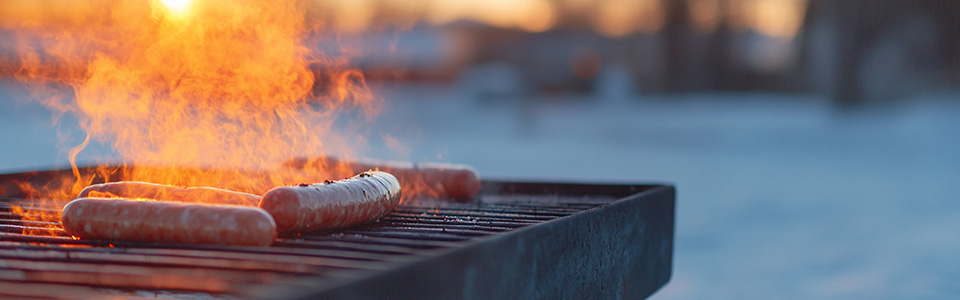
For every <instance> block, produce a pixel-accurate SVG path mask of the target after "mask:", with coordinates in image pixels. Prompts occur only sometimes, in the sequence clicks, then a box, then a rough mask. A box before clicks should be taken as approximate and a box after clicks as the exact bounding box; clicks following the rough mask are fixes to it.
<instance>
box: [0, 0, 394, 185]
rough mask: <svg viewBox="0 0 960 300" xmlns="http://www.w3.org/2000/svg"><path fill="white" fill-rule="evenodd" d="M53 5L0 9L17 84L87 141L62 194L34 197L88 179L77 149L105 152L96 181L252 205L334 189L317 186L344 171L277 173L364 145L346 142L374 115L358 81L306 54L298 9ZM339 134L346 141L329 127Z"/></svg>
mask: <svg viewBox="0 0 960 300" xmlns="http://www.w3.org/2000/svg"><path fill="white" fill-rule="evenodd" d="M48 2H49V3H48ZM44 3H46V5H44ZM61 6H63V5H62V3H59V2H56V3H53V2H52V1H49V0H46V1H44V0H39V1H24V3H22V4H20V3H18V4H10V5H7V6H5V7H0V19H3V20H4V21H0V29H3V30H7V31H9V32H12V33H14V34H15V40H14V41H13V42H14V43H13V44H12V45H5V46H7V47H11V48H13V50H14V51H13V53H14V55H13V56H12V58H11V57H7V60H13V62H12V64H13V65H14V66H15V70H14V71H13V72H14V74H15V76H16V77H17V78H18V79H20V80H21V81H22V82H24V83H25V84H27V85H29V86H30V87H31V89H32V90H33V91H35V92H36V96H37V98H38V99H39V101H42V102H43V103H44V104H46V105H47V106H48V107H49V108H50V109H51V110H53V111H54V112H56V113H57V114H58V115H61V116H64V115H70V116H74V117H76V118H77V119H78V120H79V123H80V126H81V127H82V128H83V129H84V130H85V131H86V134H87V137H86V139H85V141H84V142H83V143H82V144H80V145H77V146H76V147H75V148H74V149H73V150H72V151H70V152H69V156H70V157H69V160H70V161H71V164H72V165H73V166H74V177H73V184H59V185H57V186H56V187H47V188H43V187H37V189H38V190H40V193H41V194H42V195H41V197H43V198H55V199H69V198H70V197H75V196H76V195H77V193H78V192H79V190H80V189H82V188H83V187H84V186H86V185H88V184H89V183H90V182H91V180H92V178H93V176H90V175H89V174H88V175H84V174H81V173H80V172H78V171H77V166H76V163H75V161H74V160H75V158H76V155H77V154H78V153H80V152H83V150H84V149H85V147H86V145H87V143H88V142H89V143H104V144H108V145H110V146H112V147H111V148H112V149H113V151H115V153H98V154H96V155H97V156H98V157H100V158H101V159H102V161H103V162H105V163H103V164H102V165H101V166H99V167H98V168H97V173H99V174H100V175H101V176H103V177H104V178H107V180H108V181H116V180H138V181H147V182H154V183H161V184H172V185H178V186H211V187H218V188H224V189H230V190H237V191H244V192H251V193H256V194H262V193H263V192H265V191H266V190H268V189H269V188H272V187H275V186H281V185H291V184H297V183H301V182H319V181H323V180H324V179H328V178H335V177H333V176H325V175H329V174H336V175H338V176H339V175H342V174H344V172H343V171H342V170H340V171H338V170H329V172H330V173H327V174H324V173H312V174H305V173H302V172H292V171H289V172H283V171H282V170H274V169H275V168H277V167H278V166H279V165H280V162H282V161H283V160H285V159H288V158H291V157H295V156H298V155H304V154H309V155H317V154H321V155H325V154H332V155H337V156H340V157H351V156H353V154H352V153H351V151H350V149H351V146H352V145H354V144H357V143H360V142H362V141H363V140H362V137H360V135H354V133H355V132H354V131H359V130H361V128H360V127H362V125H363V121H365V120H369V118H371V117H373V116H374V115H376V113H377V110H376V107H377V105H376V103H375V100H376V98H375V97H373V95H372V94H371V93H370V90H369V88H368V87H367V86H366V83H365V81H364V80H363V76H362V74H360V73H359V72H358V71H356V70H353V69H351V68H349V67H348V66H347V65H346V64H345V62H346V60H345V59H344V58H338V57H331V56H327V55H324V54H323V53H320V52H318V50H316V47H312V46H311V45H316V42H317V39H318V38H320V37H322V36H323V34H324V33H323V32H322V28H323V24H322V22H319V21H315V20H311V19H309V18H306V17H305V16H307V15H308V12H309V10H310V9H311V7H310V3H309V2H307V1H299V2H293V1H280V2H276V1H267V0H230V1H228V0H224V1H209V0H196V1H189V0H163V1H159V0H149V1H126V0H91V1H71V3H70V6H71V7H70V9H68V10H65V9H62V8H61ZM3 59H4V58H2V57H0V60H3ZM310 66H315V67H318V69H320V70H322V71H323V72H322V73H323V76H322V77H321V76H318V74H317V73H318V72H317V71H316V69H311V68H310ZM320 80H322V81H320ZM63 87H67V88H66V89H65V88H63ZM316 87H322V90H317V88H316ZM353 111H359V114H354V113H352V112H353ZM347 115H358V116H359V117H354V118H356V120H353V121H351V120H352V119H348V118H347V117H345V116H347ZM340 123H348V124H351V126H352V127H351V128H350V131H351V132H349V133H348V132H344V131H342V130H339V129H336V128H335V124H340ZM108 161H113V162H116V161H120V162H121V163H119V164H113V165H111V164H107V163H106V162H108ZM133 165H138V166H149V167H137V168H133V167H132V166H133ZM118 174H123V176H122V178H121V177H120V176H119V175H118Z"/></svg>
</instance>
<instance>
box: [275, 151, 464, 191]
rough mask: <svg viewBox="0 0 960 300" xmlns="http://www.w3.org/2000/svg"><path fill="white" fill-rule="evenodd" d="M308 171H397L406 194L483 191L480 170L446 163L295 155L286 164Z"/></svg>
mask: <svg viewBox="0 0 960 300" xmlns="http://www.w3.org/2000/svg"><path fill="white" fill-rule="evenodd" d="M283 166H285V167H287V168H294V169H300V170H303V171H304V172H318V173H329V172H331V171H337V170H348V172H350V173H351V174H356V173H359V172H363V171H367V170H378V171H384V172H387V173H390V174H393V175H394V176H396V177H397V179H398V180H399V181H400V185H401V187H403V191H404V194H405V195H406V197H419V196H432V197H438V198H451V199H454V200H468V199H471V198H473V197H474V196H475V195H476V194H477V192H479V191H480V185H481V183H480V177H479V176H478V175H477V171H476V170H474V169H473V168H471V167H470V166H467V165H457V164H445V163H430V162H427V163H416V164H414V163H409V162H393V161H377V160H371V159H357V160H350V161H347V160H342V159H338V158H334V157H313V158H295V159H290V160H287V161H285V162H284V163H283Z"/></svg>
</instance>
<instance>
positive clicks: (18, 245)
mask: <svg viewBox="0 0 960 300" xmlns="http://www.w3.org/2000/svg"><path fill="white" fill-rule="evenodd" d="M80 171H81V172H92V169H81V170H80ZM69 173H70V171H57V170H55V171H44V172H27V173H17V174H7V175H0V196H2V197H0V298H2V297H27V298H29V297H35V298H53V299H59V298H90V299H100V298H104V297H107V296H112V297H116V296H121V297H131V298H140V297H142V298H171V299H183V298H186V299H218V298H224V299H231V298H271V299H308V298H309V299H314V298H322V299H347V298H349V299H353V298H365V299H387V298H389V299H457V298H464V299H518V298H540V299H544V298H549V299H554V298H565V299H612V298H626V299H640V298H646V297H648V296H649V295H651V294H652V293H653V292H655V291H656V290H657V289H659V288H660V287H661V286H663V285H664V284H666V282H667V281H668V280H669V278H670V274H671V266H672V253H673V232H674V193H675V192H674V189H673V187H672V186H669V185H657V184H562V183H538V182H516V181H494V180H487V181H484V182H483V188H482V190H481V191H480V194H479V195H478V196H477V197H475V198H474V199H473V200H471V201H468V202H450V201H443V200H438V199H425V200H420V201H415V202H413V203H411V204H405V205H401V206H400V207H398V208H397V209H396V210H395V211H393V212H392V213H391V214H390V215H388V216H387V217H384V218H383V219H381V220H379V221H377V222H374V223H371V224H367V225H363V226H360V227H356V228H351V229H348V230H343V231H337V232H320V233H312V234H305V235H302V236H299V237H287V238H278V239H277V240H276V241H275V242H274V244H273V246H272V247H242V246H212V245H171V244H153V243H132V242H122V241H109V240H77V239H74V238H72V237H70V236H67V235H66V234H64V233H63V231H62V229H61V228H60V227H59V223H42V222H33V221H24V220H22V218H21V215H20V214H18V213H17V210H14V209H11V207H13V206H17V205H21V206H26V207H29V209H30V210H31V211H32V210H36V211H39V212H44V211H47V212H51V213H56V212H57V211H58V210H59V209H60V207H56V206H57V205H53V204H48V205H46V206H45V205H43V204H39V203H40V202H38V201H36V200H28V199H25V198H24V197H25V194H24V192H23V191H22V190H20V189H18V188H17V187H18V185H17V184H16V182H30V183H33V184H37V183H43V182H44V180H52V178H55V177H56V176H62V175H64V174H69ZM48 227H52V228H53V229H48V230H47V231H48V233H49V235H47V236H36V235H28V234H24V232H30V231H31V230H39V229H40V228H48ZM25 230H26V231H25Z"/></svg>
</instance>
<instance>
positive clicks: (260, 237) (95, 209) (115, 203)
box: [63, 198, 277, 246]
mask: <svg viewBox="0 0 960 300" xmlns="http://www.w3.org/2000/svg"><path fill="white" fill-rule="evenodd" d="M276 226H277V225H276V223H275V222H274V221H273V217H271V216H270V214H268V213H267V212H266V211H263V210H262V209H259V208H256V207H241V206H215V205H204V204H186V203H173V202H162V201H134V200H125V199H105V198H81V199H77V200H74V201H72V202H70V203H69V204H67V206H65V207H64V208H63V229H64V230H66V232H67V233H69V234H71V235H74V236H77V237H80V238H89V239H111V240H114V239H115V240H128V241H144V242H170V243H190V244H218V245H245V246H269V245H270V244H272V243H273V240H274V238H276V235H277V233H276V228H277V227H276Z"/></svg>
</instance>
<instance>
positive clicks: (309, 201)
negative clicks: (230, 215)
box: [260, 171, 400, 232]
mask: <svg viewBox="0 0 960 300" xmlns="http://www.w3.org/2000/svg"><path fill="white" fill-rule="evenodd" d="M399 202H400V183H399V182H397V178H396V177H393V175H390V174H388V173H384V172H377V171H369V172H363V173H360V174H359V175H357V176H354V177H351V178H348V179H344V180H340V181H327V182H324V183H317V184H311V185H305V184H302V185H300V186H284V187H277V188H274V189H272V190H270V191H269V192H267V193H266V194H265V195H263V200H261V201H260V208H263V209H264V210H266V211H267V212H269V213H270V214H271V215H273V218H274V219H275V220H276V221H277V230H278V231H279V232H309V231H314V230H321V229H324V230H326V229H339V228H346V227H350V226H354V225H358V224H363V223H366V222H370V221H373V220H376V219H379V218H380V217H383V216H384V215H386V214H387V213H389V212H390V211H391V210H393V208H394V207H396V206H397V204H398V203H399Z"/></svg>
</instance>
